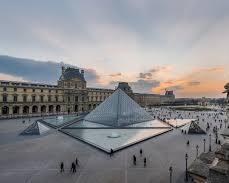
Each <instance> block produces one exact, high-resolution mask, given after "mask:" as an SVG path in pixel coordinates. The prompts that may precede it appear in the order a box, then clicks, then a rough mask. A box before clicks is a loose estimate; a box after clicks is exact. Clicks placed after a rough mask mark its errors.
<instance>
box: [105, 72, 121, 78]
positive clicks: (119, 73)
mask: <svg viewBox="0 0 229 183" xmlns="http://www.w3.org/2000/svg"><path fill="white" fill-rule="evenodd" d="M108 76H110V77H119V76H122V73H121V72H118V73H113V74H109V75H108Z"/></svg>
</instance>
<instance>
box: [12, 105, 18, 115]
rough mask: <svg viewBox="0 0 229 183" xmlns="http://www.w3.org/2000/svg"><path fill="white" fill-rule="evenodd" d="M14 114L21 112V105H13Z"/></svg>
mask: <svg viewBox="0 0 229 183" xmlns="http://www.w3.org/2000/svg"><path fill="white" fill-rule="evenodd" d="M13 114H19V107H18V106H13Z"/></svg>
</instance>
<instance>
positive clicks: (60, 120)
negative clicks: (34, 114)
mask: <svg viewBox="0 0 229 183" xmlns="http://www.w3.org/2000/svg"><path fill="white" fill-rule="evenodd" d="M78 117H79V116H77V115H65V116H57V117H56V116H53V117H47V118H44V119H43V121H45V122H46V123H48V124H51V125H53V126H60V125H62V124H64V123H66V122H69V121H72V120H74V119H77V118H78Z"/></svg>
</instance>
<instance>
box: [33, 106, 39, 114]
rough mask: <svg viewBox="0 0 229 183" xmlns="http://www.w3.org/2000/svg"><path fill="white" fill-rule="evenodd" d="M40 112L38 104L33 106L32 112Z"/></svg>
mask: <svg viewBox="0 0 229 183" xmlns="http://www.w3.org/2000/svg"><path fill="white" fill-rule="evenodd" d="M37 112H38V107H37V106H36V105H34V106H33V107H32V113H37Z"/></svg>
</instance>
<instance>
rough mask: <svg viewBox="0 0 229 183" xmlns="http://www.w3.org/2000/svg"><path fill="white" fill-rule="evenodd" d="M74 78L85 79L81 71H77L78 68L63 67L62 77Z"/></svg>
mask: <svg viewBox="0 0 229 183" xmlns="http://www.w3.org/2000/svg"><path fill="white" fill-rule="evenodd" d="M74 78H79V79H81V80H83V81H85V78H84V74H83V71H81V72H80V71H79V69H76V68H72V67H68V68H66V69H65V71H64V73H63V75H62V79H65V80H69V79H74Z"/></svg>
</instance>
